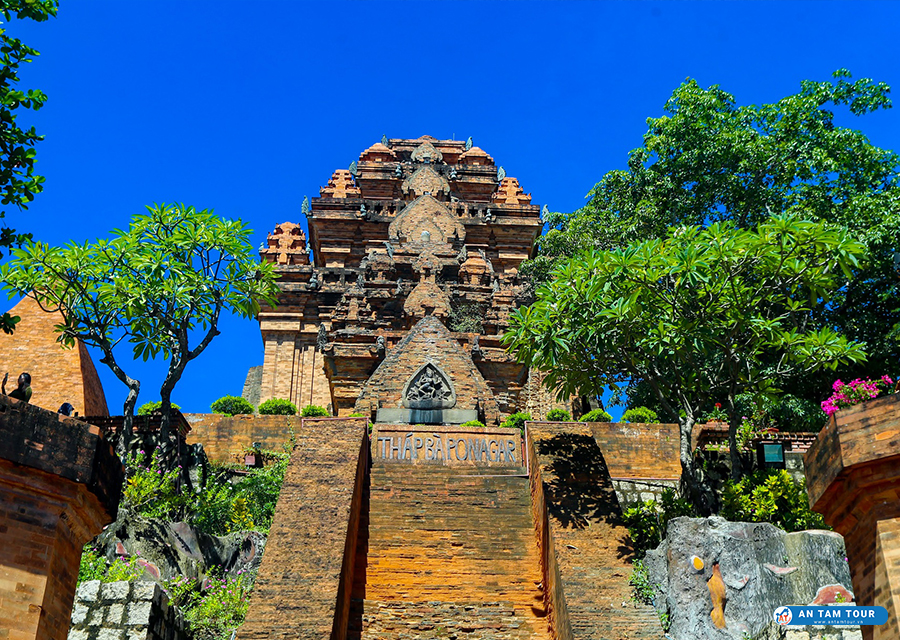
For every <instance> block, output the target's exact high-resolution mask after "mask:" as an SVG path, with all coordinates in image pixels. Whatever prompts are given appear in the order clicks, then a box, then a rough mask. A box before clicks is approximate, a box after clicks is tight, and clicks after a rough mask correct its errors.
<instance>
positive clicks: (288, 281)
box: [244, 136, 542, 424]
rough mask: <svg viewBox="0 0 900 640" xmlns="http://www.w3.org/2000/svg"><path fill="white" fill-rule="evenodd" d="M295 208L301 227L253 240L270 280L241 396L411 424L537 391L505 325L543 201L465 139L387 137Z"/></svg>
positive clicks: (511, 407) (495, 413)
mask: <svg viewBox="0 0 900 640" xmlns="http://www.w3.org/2000/svg"><path fill="white" fill-rule="evenodd" d="M303 212H304V213H305V214H306V216H307V220H308V228H309V238H308V239H307V237H306V235H305V234H304V232H303V230H302V229H301V227H300V225H299V224H295V223H290V222H286V223H283V224H280V225H278V226H277V227H276V228H275V230H274V232H273V233H271V234H270V235H269V236H268V241H267V243H266V245H265V246H263V247H262V248H261V250H260V255H261V258H262V259H264V260H268V261H270V262H273V263H274V264H275V265H276V272H277V274H278V285H279V288H280V294H279V300H278V307H277V308H275V309H272V308H263V309H262V310H261V312H260V314H259V322H260V329H261V333H262V339H263V343H264V348H265V359H264V364H263V366H262V367H261V368H255V369H254V370H251V372H250V374H249V375H248V383H247V385H246V387H245V394H244V395H245V396H247V397H248V398H250V399H251V400H253V401H255V402H259V401H263V400H266V399H268V398H287V399H289V400H291V402H293V403H294V404H296V405H297V406H298V407H303V406H305V405H308V404H316V405H321V406H325V407H327V408H329V409H330V410H331V412H332V414H333V415H336V416H347V415H349V414H351V413H362V414H364V415H366V416H368V417H370V418H371V419H372V420H373V421H377V422H389V423H409V422H413V423H418V424H440V423H443V424H459V423H461V422H465V421H468V420H472V419H476V418H477V419H480V420H482V421H483V422H485V424H496V423H497V422H498V421H499V420H501V419H503V418H504V417H505V416H507V415H508V414H510V413H513V412H515V411H517V410H520V409H525V408H527V406H528V405H529V404H532V403H529V402H528V401H527V398H525V397H524V396H525V395H526V393H525V392H524V391H525V390H526V389H531V388H538V387H539V385H537V384H531V385H529V384H528V370H527V369H526V367H524V366H523V365H521V364H518V363H517V362H516V361H515V359H514V358H513V357H512V356H510V355H509V354H508V353H507V352H506V351H505V350H504V348H503V346H502V345H501V342H500V339H501V336H502V334H503V332H504V330H505V329H506V328H507V326H508V318H509V314H510V312H511V311H512V310H513V309H515V308H516V307H517V306H519V305H520V304H521V303H522V302H523V301H524V298H525V296H527V295H528V288H527V284H526V283H525V282H524V281H523V279H522V278H521V277H520V276H519V266H520V265H521V264H522V262H523V261H524V260H527V259H528V258H529V257H530V256H531V253H532V250H533V246H534V242H535V240H536V238H537V237H538V235H539V234H540V232H541V227H542V222H541V215H540V209H539V207H538V206H537V205H535V204H532V202H531V195H530V194H526V193H524V191H523V189H522V187H521V186H520V185H519V182H518V180H516V179H515V178H512V177H507V176H506V173H505V171H504V169H503V168H502V167H500V166H497V165H496V164H495V162H494V159H493V158H492V157H491V156H490V155H488V154H487V153H486V152H484V151H483V150H481V149H480V148H478V147H476V146H472V143H471V139H470V140H469V141H467V142H462V141H456V140H437V139H435V138H432V137H431V136H423V137H421V138H418V139H414V140H409V139H396V138H394V139H390V140H388V139H387V138H382V141H381V142H380V143H377V144H374V145H372V146H371V147H369V148H368V149H366V150H365V151H363V152H362V153H361V154H360V156H359V159H358V160H356V161H355V162H353V164H351V166H350V168H349V169H339V170H337V171H335V172H334V173H333V174H332V176H331V179H330V180H329V181H328V184H327V185H325V186H323V187H322V188H321V189H320V193H319V197H318V198H313V199H312V201H311V202H309V201H308V200H306V199H304V204H303ZM425 395H428V396H429V398H430V399H429V400H428V401H427V402H426V401H423V398H424V397H425ZM437 395H440V396H442V397H441V398H440V399H439V400H438V401H432V400H434V398H433V397H432V396H437ZM416 398H418V399H419V401H417V400H416ZM535 417H537V416H535Z"/></svg>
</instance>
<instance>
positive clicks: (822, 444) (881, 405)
mask: <svg viewBox="0 0 900 640" xmlns="http://www.w3.org/2000/svg"><path fill="white" fill-rule="evenodd" d="M804 464H805V466H806V475H807V486H808V492H809V500H810V505H811V506H812V508H813V509H815V510H816V511H819V512H820V513H822V514H823V516H824V517H825V521H826V522H827V523H828V524H830V525H831V526H833V527H834V529H835V530H836V531H838V532H839V533H841V534H842V535H843V536H844V539H845V542H846V545H847V557H848V558H849V559H850V573H851V576H852V578H853V591H854V594H855V596H856V601H857V602H858V603H859V604H860V605H865V606H871V605H873V604H881V606H884V607H886V608H887V609H888V612H889V614H891V615H890V617H889V619H888V624H885V625H881V626H878V627H862V628H861V629H862V633H863V637H864V638H866V640H872V639H873V638H874V639H875V640H887V639H888V638H893V639H895V638H898V637H900V624H898V616H897V614H898V611H897V606H896V603H897V600H896V594H897V593H900V575H897V572H896V571H895V568H896V566H895V562H896V561H897V559H898V558H900V541H898V539H897V536H898V531H897V530H896V529H897V527H896V522H898V519H900V395H897V394H895V395H892V396H886V397H883V398H877V399H875V400H870V401H869V402H865V403H862V404H859V405H855V406H853V407H850V408H848V409H844V410H841V411H838V412H837V413H836V414H835V415H833V416H832V417H831V419H829V421H828V422H827V423H826V424H825V427H824V428H823V429H822V431H821V432H820V433H819V436H818V438H817V439H816V441H815V442H814V443H813V444H812V446H811V447H810V448H809V451H807V453H806V456H805V457H804Z"/></svg>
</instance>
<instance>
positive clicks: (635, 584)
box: [628, 560, 655, 604]
mask: <svg viewBox="0 0 900 640" xmlns="http://www.w3.org/2000/svg"><path fill="white" fill-rule="evenodd" d="M632 567H633V568H632V572H631V577H630V578H629V579H628V584H630V585H631V601H632V602H635V603H637V604H653V597H654V595H655V593H654V590H653V583H652V582H650V573H649V572H648V571H647V567H645V566H644V561H643V560H635V561H634V564H633V565H632Z"/></svg>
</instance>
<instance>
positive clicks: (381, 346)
mask: <svg viewBox="0 0 900 640" xmlns="http://www.w3.org/2000/svg"><path fill="white" fill-rule="evenodd" d="M375 350H376V351H377V352H378V356H379V357H380V358H383V357H384V354H385V352H386V351H387V344H386V343H385V340H384V336H378V337H377V338H375Z"/></svg>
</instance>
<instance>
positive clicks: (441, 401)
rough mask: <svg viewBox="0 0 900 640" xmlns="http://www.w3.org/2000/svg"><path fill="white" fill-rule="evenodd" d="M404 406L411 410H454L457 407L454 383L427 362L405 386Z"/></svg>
mask: <svg viewBox="0 0 900 640" xmlns="http://www.w3.org/2000/svg"><path fill="white" fill-rule="evenodd" d="M403 406H404V407H407V408H409V409H452V408H453V407H455V406H456V389H454V388H453V382H451V380H450V377H449V376H448V375H446V374H445V373H444V372H443V371H441V369H440V368H439V367H437V366H436V365H434V364H433V363H431V362H426V363H425V364H423V365H422V366H421V367H419V368H418V369H417V370H416V372H415V373H414V374H412V376H410V378H409V380H407V381H406V384H405V385H404V386H403Z"/></svg>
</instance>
